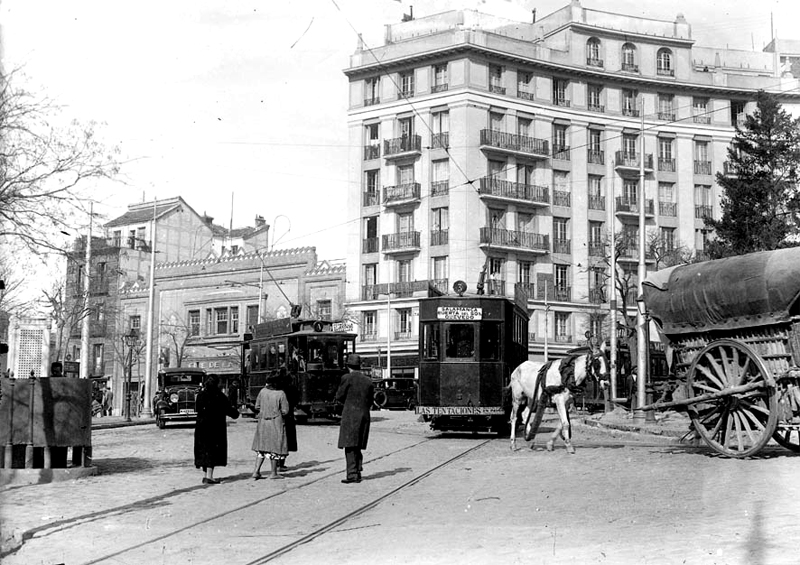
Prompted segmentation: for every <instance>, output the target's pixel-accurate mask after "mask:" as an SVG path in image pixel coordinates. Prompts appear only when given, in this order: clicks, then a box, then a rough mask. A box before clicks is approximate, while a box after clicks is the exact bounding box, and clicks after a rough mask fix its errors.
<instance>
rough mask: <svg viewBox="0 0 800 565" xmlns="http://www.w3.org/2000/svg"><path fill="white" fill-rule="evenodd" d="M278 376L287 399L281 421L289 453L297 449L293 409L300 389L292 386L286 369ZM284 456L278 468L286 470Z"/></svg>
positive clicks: (298, 398)
mask: <svg viewBox="0 0 800 565" xmlns="http://www.w3.org/2000/svg"><path fill="white" fill-rule="evenodd" d="M278 376H279V378H280V385H279V388H280V389H281V390H282V391H283V392H284V394H286V400H288V401H289V412H288V413H287V414H286V416H284V418H283V421H284V423H285V425H286V448H287V449H288V451H289V453H292V452H295V451H297V422H296V421H295V419H294V409H295V407H296V406H297V403H298V401H299V400H300V391H298V390H297V387H296V386H294V382H292V377H291V375H289V374H288V373H287V372H286V369H281V370H280V371H279V372H278ZM286 469H287V467H286V457H284V458H282V459H281V460H280V461H279V462H278V470H279V471H286Z"/></svg>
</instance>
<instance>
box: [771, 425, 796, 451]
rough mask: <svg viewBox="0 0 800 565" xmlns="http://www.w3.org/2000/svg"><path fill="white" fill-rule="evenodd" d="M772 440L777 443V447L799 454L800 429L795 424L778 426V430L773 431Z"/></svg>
mask: <svg viewBox="0 0 800 565" xmlns="http://www.w3.org/2000/svg"><path fill="white" fill-rule="evenodd" d="M772 438H773V439H774V440H775V441H776V442H778V445H780V446H782V447H785V448H786V449H791V450H792V451H794V452H795V453H800V428H798V426H797V424H794V425H792V424H788V425H787V424H778V429H777V430H775V434H774V435H773V436H772Z"/></svg>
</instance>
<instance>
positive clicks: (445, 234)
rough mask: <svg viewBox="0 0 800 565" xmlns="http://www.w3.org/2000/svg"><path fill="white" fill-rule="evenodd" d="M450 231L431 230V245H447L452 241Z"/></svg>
mask: <svg viewBox="0 0 800 565" xmlns="http://www.w3.org/2000/svg"><path fill="white" fill-rule="evenodd" d="M449 234H450V230H431V245H447V244H448V243H449V241H450V236H449Z"/></svg>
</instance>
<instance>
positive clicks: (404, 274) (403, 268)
mask: <svg viewBox="0 0 800 565" xmlns="http://www.w3.org/2000/svg"><path fill="white" fill-rule="evenodd" d="M412 278H413V277H412V276H411V260H410V259H400V260H398V261H397V282H401V283H405V282H411V279H412Z"/></svg>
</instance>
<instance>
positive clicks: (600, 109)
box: [586, 103, 606, 114]
mask: <svg viewBox="0 0 800 565" xmlns="http://www.w3.org/2000/svg"><path fill="white" fill-rule="evenodd" d="M586 109H587V110H589V111H590V112H597V113H599V114H603V113H605V111H606V107H605V106H603V105H602V104H591V103H590V104H588V105H587V106H586Z"/></svg>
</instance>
